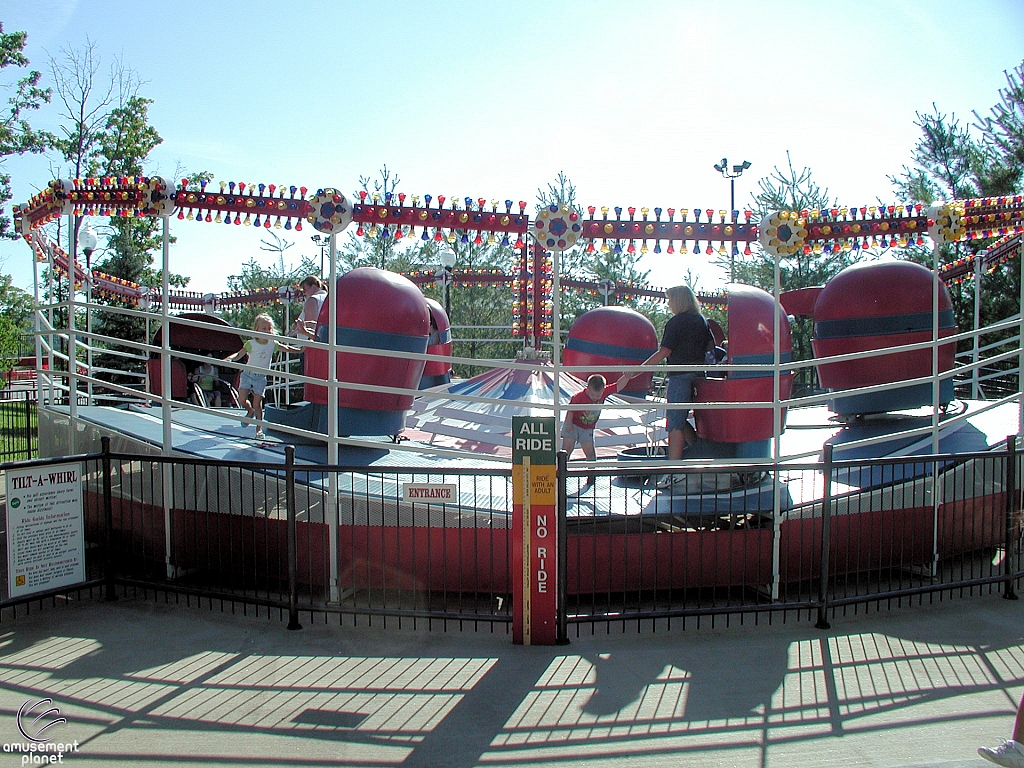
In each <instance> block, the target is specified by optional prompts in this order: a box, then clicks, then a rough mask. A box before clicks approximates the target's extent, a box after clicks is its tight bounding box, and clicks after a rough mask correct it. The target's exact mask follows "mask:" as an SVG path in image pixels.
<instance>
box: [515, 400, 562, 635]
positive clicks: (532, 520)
mask: <svg viewBox="0 0 1024 768" xmlns="http://www.w3.org/2000/svg"><path fill="white" fill-rule="evenodd" d="M555 441H556V433H555V419H554V418H553V417H551V416H513V417H512V585H513V586H512V589H513V595H512V642H513V643H517V644H521V645H554V644H555V642H556V639H557V636H556V627H557V622H556V621H555V611H556V602H555V598H556V594H557V589H556V588H555V585H556V582H555V575H556V573H557V568H556V567H555V565H556V563H555V558H556V554H557V549H558V547H557V544H556V542H557V536H556V534H555V531H556V502H557V483H556V482H555V472H556V469H557V464H556V460H555V451H556V446H555Z"/></svg>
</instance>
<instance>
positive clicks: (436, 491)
mask: <svg viewBox="0 0 1024 768" xmlns="http://www.w3.org/2000/svg"><path fill="white" fill-rule="evenodd" d="M458 500H459V487H458V486H457V485H456V484H455V483H402V501H418V502H422V503H424V504H452V503H454V502H457V501H458Z"/></svg>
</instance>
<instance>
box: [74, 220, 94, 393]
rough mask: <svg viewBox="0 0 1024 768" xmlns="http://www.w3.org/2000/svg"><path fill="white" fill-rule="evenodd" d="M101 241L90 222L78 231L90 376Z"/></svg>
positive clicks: (87, 359) (90, 390)
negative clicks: (94, 264)
mask: <svg viewBox="0 0 1024 768" xmlns="http://www.w3.org/2000/svg"><path fill="white" fill-rule="evenodd" d="M98 243H99V240H98V239H97V237H96V233H95V232H93V230H92V227H91V226H89V222H88V220H87V221H86V222H85V225H84V226H83V227H82V228H81V229H79V230H78V247H79V248H81V249H82V253H84V254H85V332H86V338H85V343H86V344H87V345H88V346H86V348H85V349H86V353H85V354H86V363H87V364H88V366H89V376H92V306H91V305H92V254H93V251H95V250H96V245H97V244H98ZM73 273H74V270H72V281H71V282H72V285H74V274H73ZM88 390H89V404H90V405H92V382H91V381H90V382H89V386H88Z"/></svg>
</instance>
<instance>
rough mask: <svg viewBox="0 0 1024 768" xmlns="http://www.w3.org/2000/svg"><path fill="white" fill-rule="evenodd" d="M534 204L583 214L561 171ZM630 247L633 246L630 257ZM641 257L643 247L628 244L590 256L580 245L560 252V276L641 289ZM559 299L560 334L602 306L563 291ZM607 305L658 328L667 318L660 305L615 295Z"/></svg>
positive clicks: (644, 275) (593, 298)
mask: <svg viewBox="0 0 1024 768" xmlns="http://www.w3.org/2000/svg"><path fill="white" fill-rule="evenodd" d="M537 204H538V205H540V206H545V205H552V204H556V205H568V206H570V207H571V208H574V209H576V211H577V213H580V215H581V216H582V211H581V210H580V207H579V204H578V203H577V200H576V186H575V185H574V184H573V183H572V181H571V180H570V179H569V177H568V176H566V174H565V173H564V172H562V171H559V173H558V175H557V176H556V177H555V180H554V181H553V182H549V183H548V186H547V189H546V190H543V189H538V190H537ZM630 246H633V252H632V253H631V252H630ZM644 253H645V247H644V245H643V244H641V245H640V247H639V248H638V247H636V244H635V243H631V242H629V241H612V242H611V243H608V244H606V245H604V246H601V247H599V248H595V250H594V251H593V253H589V252H588V251H587V248H586V246H585V245H583V244H582V243H580V244H577V245H575V246H573V247H572V248H569V249H567V250H565V251H563V252H562V254H561V256H560V257H559V263H560V266H561V276H562V278H563V279H575V280H582V281H586V282H591V283H597V282H601V281H605V280H609V281H611V282H613V283H616V284H618V285H644V284H646V283H647V279H648V276H649V275H650V271H649V270H642V269H640V266H639V262H640V259H642V258H643V256H644ZM560 298H561V300H560V302H559V305H560V308H561V313H560V314H561V318H560V321H561V326H562V330H563V331H565V332H567V331H568V330H569V328H571V327H572V324H573V323H574V322H575V321H576V319H577V318H578V317H579V316H580V315H582V314H583V313H584V312H586V311H588V310H591V309H594V308H595V307H599V306H602V305H604V303H605V300H604V298H603V297H600V296H595V295H593V294H590V293H579V292H576V291H566V290H563V291H562V295H561V297H560ZM608 303H609V304H613V305H615V304H617V305H620V306H627V307H631V308H632V309H635V310H637V311H638V312H640V314H642V315H644V316H645V317H647V319H648V320H650V321H651V322H652V323H654V325H655V326H658V327H660V325H661V324H663V323H664V322H665V320H667V319H668V316H669V313H668V312H667V309H666V307H665V304H664V303H663V302H660V301H655V300H650V299H643V298H638V297H633V296H626V295H622V294H618V295H614V296H609V297H608Z"/></svg>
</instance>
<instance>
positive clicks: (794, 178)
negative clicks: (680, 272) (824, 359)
mask: <svg viewBox="0 0 1024 768" xmlns="http://www.w3.org/2000/svg"><path fill="white" fill-rule="evenodd" d="M757 184H758V190H759V191H758V192H757V193H756V194H755V195H754V196H753V204H752V206H751V210H752V211H753V212H754V217H753V218H754V221H760V220H761V218H763V217H764V216H766V215H767V214H769V213H771V212H773V211H782V210H786V211H802V210H814V209H818V210H820V209H823V208H825V209H827V208H832V207H834V206H835V205H836V201H835V200H834V199H833V198H832V197H830V195H829V193H828V189H827V188H822V187H821V186H820V185H819V184H818V182H817V181H815V180H814V178H813V175H812V173H811V169H810V168H808V167H806V166H805V167H804V168H803V170H801V171H800V172H797V171H796V169H795V168H794V167H793V158H792V157H791V156H790V154H789V152H786V167H785V168H780V167H779V166H777V165H776V166H775V167H774V168H773V169H772V171H771V173H769V174H768V175H767V176H765V177H763V178H761V179H759V180H758V182H757ZM860 255H861V254H860V253H859V252H856V251H846V250H843V249H838V248H837V249H833V250H832V251H831V252H825V251H824V250H822V251H821V252H820V253H819V252H815V251H814V250H813V249H812V250H811V252H810V253H804V252H803V251H801V250H798V251H797V253H795V254H792V255H790V256H784V257H780V259H779V285H780V288H781V290H782V291H791V290H795V289H797V288H808V287H813V286H818V285H824V284H825V283H826V282H827V281H828V280H829V279H830V278H832V277H834V276H835V275H836V274H838V273H839V271H840V270H842V269H844V268H845V267H847V266H849V265H850V264H852V263H853V262H855V261H857V260H858V258H860ZM716 263H717V264H718V265H719V266H721V267H723V268H725V269H727V268H728V265H729V261H728V259H727V258H726V257H720V258H719V259H718V261H717V262H716ZM734 274H735V280H736V282H737V283H745V284H747V285H754V286H757V287H758V288H762V289H764V290H766V291H768V292H769V293H771V292H773V291H774V290H775V258H774V257H773V256H770V255H768V254H767V253H765V251H764V249H762V248H761V246H760V245H759V244H757V243H755V244H754V245H753V247H752V253H751V255H750V256H747V257H742V256H741V257H738V258H737V259H736V260H735V273H734ZM813 330H814V329H813V323H812V322H811V320H810V319H809V318H797V319H796V321H795V322H794V323H793V324H792V327H791V331H792V338H793V359H794V360H808V359H810V358H812V357H814V353H813V350H812V349H811V337H812V335H813ZM814 381H815V380H814V372H813V371H812V370H811V369H808V368H802V369H801V370H800V371H799V373H798V375H797V379H796V382H795V386H796V387H797V390H798V391H800V390H808V389H813V387H814V386H815V384H814Z"/></svg>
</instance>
